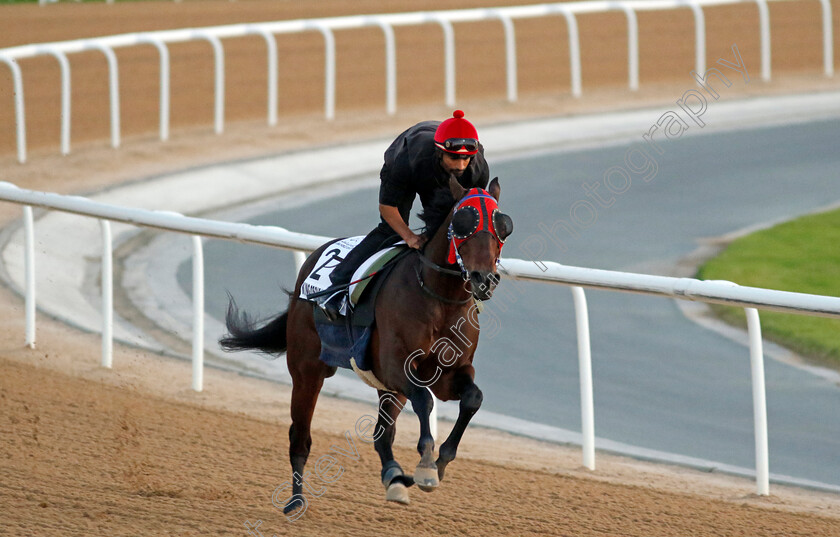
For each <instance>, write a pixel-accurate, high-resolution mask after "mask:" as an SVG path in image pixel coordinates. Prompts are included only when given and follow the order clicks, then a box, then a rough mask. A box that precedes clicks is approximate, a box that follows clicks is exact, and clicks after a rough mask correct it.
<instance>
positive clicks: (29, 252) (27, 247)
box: [23, 205, 35, 349]
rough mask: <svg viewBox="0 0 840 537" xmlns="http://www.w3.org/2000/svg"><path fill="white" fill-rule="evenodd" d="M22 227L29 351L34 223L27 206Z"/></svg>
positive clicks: (32, 324) (31, 342)
mask: <svg viewBox="0 0 840 537" xmlns="http://www.w3.org/2000/svg"><path fill="white" fill-rule="evenodd" d="M23 227H24V236H25V238H24V243H25V244H24V253H23V270H24V272H25V273H26V274H25V276H24V279H25V280H26V299H25V302H24V309H25V311H26V345H27V346H28V347H29V348H30V349H34V348H35V222H34V218H33V216H32V207H30V206H29V205H27V206H25V207H24V208H23Z"/></svg>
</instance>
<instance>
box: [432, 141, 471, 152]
mask: <svg viewBox="0 0 840 537" xmlns="http://www.w3.org/2000/svg"><path fill="white" fill-rule="evenodd" d="M439 145H440V146H441V148H442V149H443V150H444V151H448V152H450V153H475V152H476V151H478V140H476V139H475V138H450V139H448V140H446V141H445V142H443V143H442V144H439Z"/></svg>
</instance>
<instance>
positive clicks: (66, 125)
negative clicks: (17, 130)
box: [46, 48, 70, 155]
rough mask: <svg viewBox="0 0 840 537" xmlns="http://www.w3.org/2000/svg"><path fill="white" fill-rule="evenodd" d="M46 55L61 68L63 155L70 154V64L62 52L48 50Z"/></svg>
mask: <svg viewBox="0 0 840 537" xmlns="http://www.w3.org/2000/svg"><path fill="white" fill-rule="evenodd" d="M46 53H47V54H49V55H51V56H53V57H54V58H55V59H56V60H58V65H59V67H60V68H61V154H62V155H69V154H70V62H68V61H67V55H66V54H64V53H63V52H61V51H60V50H55V49H53V48H47V49H46Z"/></svg>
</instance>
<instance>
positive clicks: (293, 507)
mask: <svg viewBox="0 0 840 537" xmlns="http://www.w3.org/2000/svg"><path fill="white" fill-rule="evenodd" d="M305 505H306V500H304V499H303V495H302V494H295V495H294V496H292V498H291V499H290V500H289V503H287V504H286V507H284V508H283V514H285V515H288V514H289V513H293V512H295V511H297V510H298V509H301V508H302V507H303V506H305Z"/></svg>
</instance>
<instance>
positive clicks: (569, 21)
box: [552, 5, 581, 97]
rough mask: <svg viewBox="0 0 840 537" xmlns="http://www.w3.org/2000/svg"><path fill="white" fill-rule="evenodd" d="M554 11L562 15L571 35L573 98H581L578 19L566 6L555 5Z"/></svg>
mask: <svg viewBox="0 0 840 537" xmlns="http://www.w3.org/2000/svg"><path fill="white" fill-rule="evenodd" d="M552 11H556V12H557V13H561V14H562V15H563V17H564V18H565V19H566V27H567V28H568V33H569V69H570V70H571V79H572V96H573V97H580V95H581V76H580V71H581V69H580V36H579V33H578V25H577V19H576V18H575V14H574V13H572V12H571V11H569V9H568V8H567V7H566V6H561V5H554V6H552Z"/></svg>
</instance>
